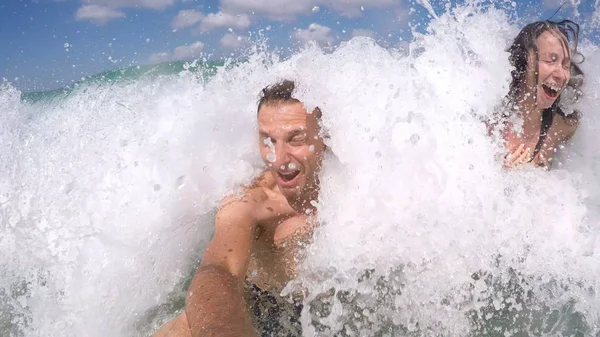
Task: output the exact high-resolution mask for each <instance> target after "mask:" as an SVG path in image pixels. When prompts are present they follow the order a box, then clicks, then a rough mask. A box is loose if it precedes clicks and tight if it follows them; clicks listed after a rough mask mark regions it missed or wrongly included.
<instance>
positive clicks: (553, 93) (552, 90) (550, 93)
mask: <svg viewBox="0 0 600 337" xmlns="http://www.w3.org/2000/svg"><path fill="white" fill-rule="evenodd" d="M542 89H543V90H544V94H546V96H547V97H548V98H549V99H551V100H555V99H556V98H557V97H558V93H559V92H560V88H559V87H556V86H553V85H550V84H546V83H542Z"/></svg>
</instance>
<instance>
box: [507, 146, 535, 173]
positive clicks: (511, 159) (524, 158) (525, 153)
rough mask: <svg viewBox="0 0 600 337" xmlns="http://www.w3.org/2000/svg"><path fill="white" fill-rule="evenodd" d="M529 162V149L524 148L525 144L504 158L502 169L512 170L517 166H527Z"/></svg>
mask: <svg viewBox="0 0 600 337" xmlns="http://www.w3.org/2000/svg"><path fill="white" fill-rule="evenodd" d="M530 160H531V149H530V148H529V147H525V144H521V145H519V147H517V148H516V149H515V150H513V151H512V152H511V153H509V154H508V155H506V157H505V158H504V167H507V168H513V167H516V166H519V165H523V164H527V163H528V162H529V161H530Z"/></svg>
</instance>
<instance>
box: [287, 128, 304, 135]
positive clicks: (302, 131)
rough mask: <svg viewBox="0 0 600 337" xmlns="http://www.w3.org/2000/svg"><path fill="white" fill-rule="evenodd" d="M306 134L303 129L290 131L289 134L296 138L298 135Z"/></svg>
mask: <svg viewBox="0 0 600 337" xmlns="http://www.w3.org/2000/svg"><path fill="white" fill-rule="evenodd" d="M304 133H306V129H304V128H302V129H294V130H290V131H289V132H288V133H287V134H288V135H290V136H296V135H299V134H304Z"/></svg>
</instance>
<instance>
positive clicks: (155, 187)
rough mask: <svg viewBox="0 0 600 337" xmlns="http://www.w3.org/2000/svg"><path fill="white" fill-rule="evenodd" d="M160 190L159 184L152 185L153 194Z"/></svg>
mask: <svg viewBox="0 0 600 337" xmlns="http://www.w3.org/2000/svg"><path fill="white" fill-rule="evenodd" d="M160 189H161V187H160V185H159V184H155V185H154V192H158V191H160Z"/></svg>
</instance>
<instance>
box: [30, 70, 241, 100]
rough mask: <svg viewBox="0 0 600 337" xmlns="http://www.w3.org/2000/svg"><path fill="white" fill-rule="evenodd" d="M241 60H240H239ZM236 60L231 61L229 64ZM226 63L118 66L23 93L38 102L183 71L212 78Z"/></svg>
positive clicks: (173, 74) (150, 79) (174, 74)
mask: <svg viewBox="0 0 600 337" xmlns="http://www.w3.org/2000/svg"><path fill="white" fill-rule="evenodd" d="M237 62H239V61H237ZM232 63H233V64H234V63H235V62H229V64H232ZM224 65H225V62H216V61H214V62H213V61H211V62H199V61H196V62H188V61H176V62H165V63H160V64H155V65H138V66H131V67H126V68H118V69H114V70H109V71H105V72H101V73H98V74H95V75H91V76H87V77H85V78H84V79H82V80H81V81H78V82H75V83H73V84H70V85H68V86H65V87H63V88H60V89H55V90H48V91H34V92H28V93H23V95H22V96H21V97H22V99H23V101H24V102H27V103H36V102H38V101H41V100H52V99H65V98H66V97H67V96H68V95H69V94H71V93H72V92H73V91H74V90H75V89H77V88H81V87H88V86H94V85H111V84H126V83H132V82H135V81H140V80H145V81H152V80H155V79H157V78H160V77H169V76H176V75H177V74H180V73H182V72H184V71H185V72H190V73H196V74H200V75H202V77H204V78H207V79H208V78H210V77H212V76H214V75H215V73H216V71H217V69H218V68H219V67H222V66H224Z"/></svg>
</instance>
